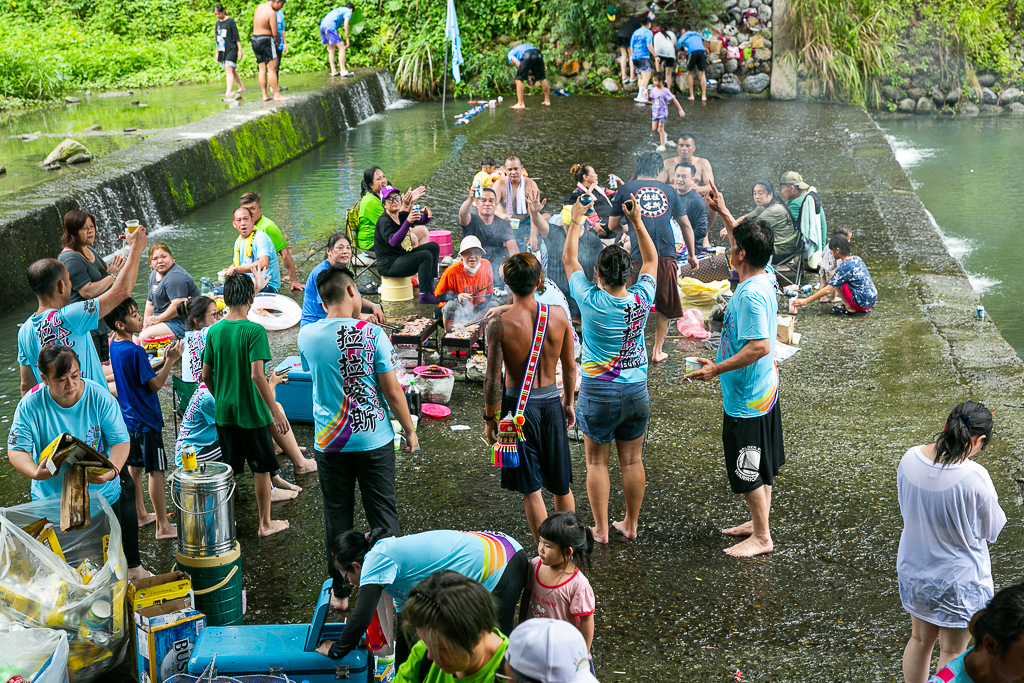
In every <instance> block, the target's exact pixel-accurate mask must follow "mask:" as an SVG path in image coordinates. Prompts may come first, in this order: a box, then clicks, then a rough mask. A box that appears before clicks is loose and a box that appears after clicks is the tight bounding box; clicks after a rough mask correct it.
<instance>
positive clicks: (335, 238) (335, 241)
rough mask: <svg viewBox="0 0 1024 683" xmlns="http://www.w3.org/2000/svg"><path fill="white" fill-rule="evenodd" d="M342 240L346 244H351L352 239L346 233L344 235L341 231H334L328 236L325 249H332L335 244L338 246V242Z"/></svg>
mask: <svg viewBox="0 0 1024 683" xmlns="http://www.w3.org/2000/svg"><path fill="white" fill-rule="evenodd" d="M342 240H345V243H346V244H348V246H350V247H351V246H352V240H350V239H349V238H348V235H346V234H345V233H343V232H336V233H334V234H333V235H331V236H330V238H328V240H327V248H326V251H330V250H331V249H334V248H335V247H336V246H338V242H340V241H342Z"/></svg>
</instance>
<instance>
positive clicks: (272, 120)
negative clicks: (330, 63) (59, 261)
mask: <svg viewBox="0 0 1024 683" xmlns="http://www.w3.org/2000/svg"><path fill="white" fill-rule="evenodd" d="M397 99H398V94H397V93H396V91H395V88H394V85H393V83H392V79H391V74H390V72H388V71H384V70H379V71H371V72H369V73H367V74H366V75H364V76H361V77H360V78H357V79H354V80H348V81H341V82H335V83H333V84H331V85H328V86H326V87H324V88H321V89H319V90H316V91H313V92H308V93H302V94H298V95H296V96H295V97H293V99H292V100H291V101H290V102H286V103H278V104H271V103H263V102H260V101H255V102H249V103H246V104H244V105H242V106H240V107H237V108H235V109H232V110H230V111H225V112H221V113H218V114H214V115H213V116H209V117H207V118H205V119H203V120H201V121H198V122H196V123H193V124H189V125H186V126H181V127H179V128H172V129H169V130H165V131H163V132H161V133H159V134H157V135H154V136H153V137H151V138H149V139H147V140H145V141H144V142H142V143H140V144H138V145H135V146H133V147H130V148H127V149H124V150H121V151H120V152H116V153H114V154H111V155H110V156H108V157H105V158H103V159H101V160H99V161H96V162H93V168H91V169H89V170H88V171H86V172H83V173H79V174H75V176H74V177H73V178H67V179H64V178H62V179H58V180H55V181H54V182H51V183H46V184H44V185H41V186H38V187H36V188H33V189H31V190H27V191H25V192H22V193H18V194H15V195H11V196H9V197H7V198H5V199H4V200H3V202H0V242H2V243H3V244H4V251H5V258H4V259H2V260H0V311H5V310H10V309H11V308H12V307H13V306H16V305H18V304H20V303H23V302H25V301H26V300H27V299H29V298H31V292H30V291H29V290H28V285H27V283H26V282H25V270H26V268H27V267H28V265H29V264H30V263H32V262H33V261H35V260H36V259H39V258H44V257H46V256H54V255H56V254H57V253H58V252H59V251H60V248H61V245H60V235H61V218H62V216H63V215H64V213H65V212H66V211H68V210H69V209H72V208H84V209H86V210H88V211H90V212H92V213H93V214H94V215H95V216H96V223H97V229H98V231H99V235H98V247H99V249H100V251H101V252H102V253H109V252H110V251H111V250H113V249H114V248H115V247H116V240H117V234H118V232H119V228H120V226H121V224H122V223H121V221H123V220H125V219H131V218H137V219H139V220H141V221H142V222H143V224H145V225H147V226H149V227H151V228H152V227H156V226H159V225H165V224H168V223H171V222H173V221H174V220H175V219H177V218H178V217H180V216H182V215H184V214H186V213H188V212H189V211H191V210H193V209H194V208H196V207H199V206H202V205H204V204H207V203H209V202H212V201H214V200H215V199H217V198H218V197H221V196H223V195H224V194H225V193H227V192H230V191H231V190H233V189H234V188H236V187H238V186H239V185H241V184H243V183H245V182H248V181H250V180H252V179H253V178H257V177H259V176H261V175H263V174H264V173H267V172H268V171H270V170H272V169H274V168H277V167H278V166H281V165H282V164H284V163H287V162H288V161H291V160H292V159H294V158H296V157H298V156H300V155H301V154H303V153H305V152H307V151H309V150H310V149H312V148H314V147H316V146H317V145H320V144H322V143H323V142H325V141H327V140H329V139H331V138H333V137H335V136H337V135H338V134H339V133H340V132H342V131H344V130H346V129H347V128H350V127H352V126H355V125H356V124H358V123H359V122H360V121H363V120H365V119H366V118H368V117H370V116H372V115H374V114H376V113H379V112H381V111H383V110H384V108H385V107H386V106H387V105H388V104H390V103H392V102H394V101H395V100H397Z"/></svg>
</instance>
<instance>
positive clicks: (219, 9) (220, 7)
mask: <svg viewBox="0 0 1024 683" xmlns="http://www.w3.org/2000/svg"><path fill="white" fill-rule="evenodd" d="M213 11H214V12H223V11H224V5H221V4H220V3H217V4H216V5H214V6H213Z"/></svg>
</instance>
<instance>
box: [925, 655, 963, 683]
mask: <svg viewBox="0 0 1024 683" xmlns="http://www.w3.org/2000/svg"><path fill="white" fill-rule="evenodd" d="M973 649H974V648H973V647H970V648H967V652H970V651H971V650H973ZM967 652H965V653H963V654H962V655H960V656H959V657H957V658H956V659H954V660H953V661H952V662H950V663H949V664H947V665H946V666H944V667H942V668H941V669H939V670H938V671H936V672H935V675H934V676H932V677H931V678H929V679H928V683H974V680H973V679H972V678H971V677H970V676H968V675H967V669H966V668H965V667H964V657H966V656H967Z"/></svg>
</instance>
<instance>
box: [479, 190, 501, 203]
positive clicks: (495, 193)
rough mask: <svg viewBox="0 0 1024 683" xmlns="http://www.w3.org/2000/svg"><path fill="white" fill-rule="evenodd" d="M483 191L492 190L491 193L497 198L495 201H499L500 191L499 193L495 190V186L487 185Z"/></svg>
mask: <svg viewBox="0 0 1024 683" xmlns="http://www.w3.org/2000/svg"><path fill="white" fill-rule="evenodd" d="M483 192H490V193H491V194H493V195H494V199H495V201H497V199H498V193H497V192H495V190H494V188H493V187H485V188H483V190H481V193H483Z"/></svg>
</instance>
